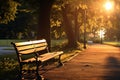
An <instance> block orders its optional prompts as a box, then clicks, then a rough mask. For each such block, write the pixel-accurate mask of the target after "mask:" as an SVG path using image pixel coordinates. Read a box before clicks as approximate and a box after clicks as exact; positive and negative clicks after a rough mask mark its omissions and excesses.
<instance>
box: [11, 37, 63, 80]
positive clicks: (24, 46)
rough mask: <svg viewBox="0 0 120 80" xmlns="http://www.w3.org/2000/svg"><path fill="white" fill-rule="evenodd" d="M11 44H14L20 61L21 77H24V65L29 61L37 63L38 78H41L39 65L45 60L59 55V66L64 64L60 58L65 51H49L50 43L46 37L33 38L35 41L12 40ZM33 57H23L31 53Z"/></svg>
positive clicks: (39, 79)
mask: <svg viewBox="0 0 120 80" xmlns="http://www.w3.org/2000/svg"><path fill="white" fill-rule="evenodd" d="M11 44H12V45H13V46H14V48H15V50H16V53H17V57H18V62H19V65H20V78H22V75H23V72H24V70H23V65H24V64H29V63H35V65H36V70H35V71H36V76H37V79H38V80H41V76H40V75H39V70H38V69H39V66H42V65H43V63H44V62H46V61H48V60H50V59H53V58H55V57H57V56H58V63H59V66H61V65H62V62H61V60H60V57H61V55H62V54H63V51H57V52H49V50H48V44H47V42H46V40H45V39H42V40H33V41H25V42H17V43H14V42H11ZM31 54H32V57H30V58H27V59H23V57H22V56H24V55H26V56H28V55H31Z"/></svg>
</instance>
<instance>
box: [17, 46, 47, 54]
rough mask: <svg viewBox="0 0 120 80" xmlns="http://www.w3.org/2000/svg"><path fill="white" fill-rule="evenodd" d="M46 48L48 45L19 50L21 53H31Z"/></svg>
mask: <svg viewBox="0 0 120 80" xmlns="http://www.w3.org/2000/svg"><path fill="white" fill-rule="evenodd" d="M45 48H46V46H44V47H39V48H33V49H28V50H23V51H19V53H20V54H30V53H36V52H39V51H41V50H44V49H45Z"/></svg>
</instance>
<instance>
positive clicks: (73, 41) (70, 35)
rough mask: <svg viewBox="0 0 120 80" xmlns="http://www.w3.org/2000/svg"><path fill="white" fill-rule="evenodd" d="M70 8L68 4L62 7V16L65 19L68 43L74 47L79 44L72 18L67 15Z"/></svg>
mask: <svg viewBox="0 0 120 80" xmlns="http://www.w3.org/2000/svg"><path fill="white" fill-rule="evenodd" d="M68 10H69V6H68V5H66V6H65V8H63V7H62V16H63V20H64V24H65V26H64V29H65V32H66V35H67V38H68V45H69V47H74V46H76V45H77V42H76V38H75V33H74V29H73V28H72V26H71V23H70V20H69V18H68V16H67V14H68Z"/></svg>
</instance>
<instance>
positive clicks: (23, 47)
mask: <svg viewBox="0 0 120 80" xmlns="http://www.w3.org/2000/svg"><path fill="white" fill-rule="evenodd" d="M43 46H45V47H47V44H46V43H39V44H33V45H25V46H18V47H17V50H18V51H21V50H27V49H32V48H37V47H43Z"/></svg>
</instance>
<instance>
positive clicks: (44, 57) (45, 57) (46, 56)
mask: <svg viewBox="0 0 120 80" xmlns="http://www.w3.org/2000/svg"><path fill="white" fill-rule="evenodd" d="M62 53H63V51H58V52H50V53H45V54H42V55H40V56H39V57H38V61H40V62H44V61H47V60H49V59H51V58H53V57H55V56H58V55H60V54H62ZM34 61H36V59H35V58H29V59H26V60H23V61H22V62H34Z"/></svg>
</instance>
